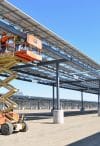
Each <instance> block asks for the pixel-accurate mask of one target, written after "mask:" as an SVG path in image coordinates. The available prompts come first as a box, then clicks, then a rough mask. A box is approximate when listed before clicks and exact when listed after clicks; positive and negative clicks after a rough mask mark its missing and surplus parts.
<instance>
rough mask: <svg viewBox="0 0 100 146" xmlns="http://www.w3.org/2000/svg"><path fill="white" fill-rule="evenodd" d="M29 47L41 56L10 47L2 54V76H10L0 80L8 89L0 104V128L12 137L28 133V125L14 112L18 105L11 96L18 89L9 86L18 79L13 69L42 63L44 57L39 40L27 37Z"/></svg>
mask: <svg viewBox="0 0 100 146" xmlns="http://www.w3.org/2000/svg"><path fill="white" fill-rule="evenodd" d="M26 42H27V43H28V45H29V46H28V47H29V48H30V45H31V46H33V47H34V48H37V49H38V50H39V54H35V53H33V50H31V51H30V50H24V49H21V50H16V51H15V50H14V48H13V51H9V50H12V49H11V47H9V46H7V47H8V51H7V52H5V53H3V54H2V53H1V54H0V74H2V73H6V74H7V75H9V76H8V77H6V78H5V79H3V80H0V87H3V88H6V89H7V91H8V92H7V93H5V94H3V95H1V96H0V103H1V104H3V108H2V109H0V126H1V133H2V134H3V135H10V134H12V133H13V132H14V131H22V132H25V131H27V125H26V123H25V122H24V121H23V120H22V119H20V117H19V114H17V113H15V112H14V111H13V110H14V109H15V108H16V107H17V104H16V103H15V102H14V101H12V100H11V98H10V97H11V96H12V95H14V94H15V93H16V92H17V89H16V88H15V87H13V86H12V85H10V84H9V82H10V81H12V80H14V79H16V78H17V72H15V71H12V70H11V68H12V67H14V66H15V65H17V64H20V63H21V64H22V63H23V64H27V63H29V62H33V61H41V60H42V57H41V55H40V52H41V49H42V43H41V41H40V40H39V39H37V38H36V37H34V36H33V35H27V41H26Z"/></svg>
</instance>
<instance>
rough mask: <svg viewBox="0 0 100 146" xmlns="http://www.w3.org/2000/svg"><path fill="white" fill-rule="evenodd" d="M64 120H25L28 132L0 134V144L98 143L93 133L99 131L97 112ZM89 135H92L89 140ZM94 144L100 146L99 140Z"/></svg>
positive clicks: (60, 145)
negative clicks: (62, 121)
mask: <svg viewBox="0 0 100 146" xmlns="http://www.w3.org/2000/svg"><path fill="white" fill-rule="evenodd" d="M64 120H65V122H64V124H53V122H52V121H53V120H52V117H51V118H48V119H39V120H31V121H27V124H28V127H29V130H28V132H25V133H21V132H19V133H14V134H12V135H10V136H3V135H0V146H68V145H70V146H76V145H77V142H76V141H78V145H77V146H83V145H82V144H85V145H84V146H88V145H89V146H95V145H94V144H97V143H98V142H97V139H96V136H95V135H96V134H99V132H100V117H98V116H97V114H90V115H80V116H79V115H78V116H68V117H65V118H64ZM91 135H94V137H92V138H90V140H89V136H91ZM99 135H100V134H99ZM83 138H84V139H83ZM87 139H88V141H85V140H87ZM99 139H100V136H99ZM95 140H96V141H95ZM73 142H76V143H73ZM85 142H86V143H85ZM71 143H73V144H71ZM75 144H76V145H75ZM96 146H100V140H99V145H98V144H97V145H96Z"/></svg>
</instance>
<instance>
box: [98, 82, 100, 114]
mask: <svg viewBox="0 0 100 146" xmlns="http://www.w3.org/2000/svg"><path fill="white" fill-rule="evenodd" d="M98 116H100V80H99V90H98Z"/></svg>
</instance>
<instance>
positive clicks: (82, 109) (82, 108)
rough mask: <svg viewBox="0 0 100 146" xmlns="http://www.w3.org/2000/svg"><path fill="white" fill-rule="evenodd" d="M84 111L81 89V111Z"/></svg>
mask: <svg viewBox="0 0 100 146" xmlns="http://www.w3.org/2000/svg"><path fill="white" fill-rule="evenodd" d="M83 111H84V100H83V90H82V91H81V112H83Z"/></svg>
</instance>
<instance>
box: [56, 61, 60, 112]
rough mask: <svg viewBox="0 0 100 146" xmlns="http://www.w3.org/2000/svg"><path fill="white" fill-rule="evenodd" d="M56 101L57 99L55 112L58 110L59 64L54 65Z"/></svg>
mask: <svg viewBox="0 0 100 146" xmlns="http://www.w3.org/2000/svg"><path fill="white" fill-rule="evenodd" d="M56 99H57V110H60V98H59V63H56Z"/></svg>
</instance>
